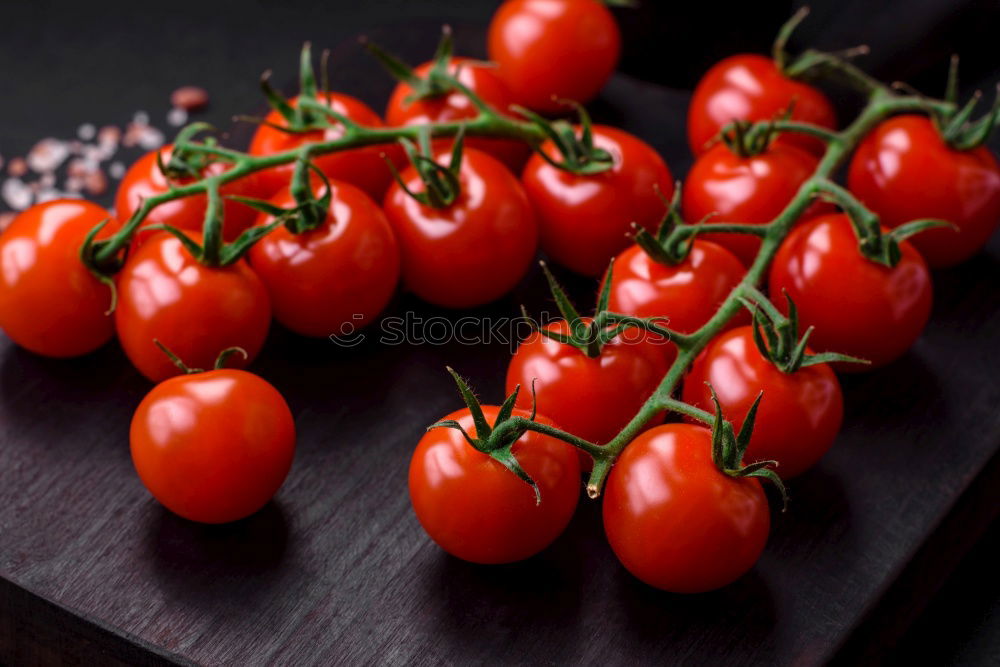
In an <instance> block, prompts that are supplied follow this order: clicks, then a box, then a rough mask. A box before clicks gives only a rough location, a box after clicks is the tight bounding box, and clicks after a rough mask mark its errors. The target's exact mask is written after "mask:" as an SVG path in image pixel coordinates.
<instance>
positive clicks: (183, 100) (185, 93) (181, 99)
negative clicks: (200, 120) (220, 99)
mask: <svg viewBox="0 0 1000 667" xmlns="http://www.w3.org/2000/svg"><path fill="white" fill-rule="evenodd" d="M170 104H172V105H173V106H174V107H175V108H177V109H183V110H184V111H196V110H198V109H202V108H204V107H205V106H206V105H207V104H208V91H206V90H205V89H204V88H199V87H198V86H181V87H180V88H178V89H177V90H175V91H174V92H173V93H171V94H170Z"/></svg>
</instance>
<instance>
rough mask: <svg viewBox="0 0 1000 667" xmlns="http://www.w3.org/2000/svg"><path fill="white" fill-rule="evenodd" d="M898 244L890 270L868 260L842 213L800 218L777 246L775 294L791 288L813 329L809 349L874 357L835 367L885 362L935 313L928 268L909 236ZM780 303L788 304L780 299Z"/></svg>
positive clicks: (802, 317) (848, 368)
mask: <svg viewBox="0 0 1000 667" xmlns="http://www.w3.org/2000/svg"><path fill="white" fill-rule="evenodd" d="M886 231H887V230H886ZM899 248H900V250H901V251H902V259H901V260H900V262H899V264H897V265H896V266H895V267H893V268H891V269H890V268H888V267H886V266H883V265H881V264H876V263H875V262H872V261H870V260H868V259H865V258H864V257H863V256H862V255H861V253H860V252H859V250H858V239H857V237H856V236H855V233H854V229H853V228H852V226H851V223H850V220H849V219H848V218H847V216H846V215H844V214H839V213H837V214H831V215H823V216H820V217H818V218H814V219H813V220H810V221H808V222H806V223H803V224H802V225H801V226H799V227H797V228H796V229H794V230H792V233H791V234H789V236H788V237H787V238H786V239H785V241H784V243H782V244H781V247H780V248H779V249H778V253H777V255H776V256H775V258H774V262H773V263H772V264H771V275H770V289H771V294H772V295H780V294H781V293H782V291H787V292H788V295H789V296H790V297H791V298H792V301H794V302H795V305H796V306H797V307H798V311H799V323H800V325H801V327H802V328H803V329H805V327H808V326H815V327H816V330H815V332H814V333H813V335H812V338H810V339H809V340H810V343H811V345H812V347H813V348H815V349H816V350H819V351H820V352H839V353H841V354H848V355H851V356H853V357H860V358H862V359H867V360H869V361H871V362H872V363H871V366H863V365H860V364H838V365H837V369H838V370H845V371H859V370H865V369H867V368H872V367H878V366H884V365H885V364H888V363H889V362H890V361H893V360H895V359H897V358H898V357H901V356H902V355H903V354H904V353H905V352H906V350H908V349H909V348H910V346H911V345H913V342H914V341H915V340H916V339H917V337H918V336H919V335H920V332H921V331H923V328H924V325H925V324H926V323H927V318H928V317H929V316H930V312H931V277H930V273H929V272H928V270H927V264H926V263H925V262H924V260H923V258H922V257H921V256H920V253H918V252H917V250H916V249H915V248H914V247H913V246H912V245H910V243H909V242H908V241H903V242H901V243H900V244H899ZM776 302H777V304H778V306H779V307H781V308H787V306H786V305H785V301H784V300H783V299H780V298H778V299H776Z"/></svg>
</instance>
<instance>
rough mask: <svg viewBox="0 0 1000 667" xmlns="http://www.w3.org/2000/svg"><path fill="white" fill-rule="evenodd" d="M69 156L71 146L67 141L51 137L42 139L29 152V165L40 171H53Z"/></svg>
mask: <svg viewBox="0 0 1000 667" xmlns="http://www.w3.org/2000/svg"><path fill="white" fill-rule="evenodd" d="M67 157H69V146H68V145H67V144H66V142H65V141H59V140H58V139H53V138H51V137H49V138H47V139H42V140H41V141H39V142H38V143H37V144H35V145H34V147H33V148H32V149H31V150H30V151H29V152H28V158H27V162H28V166H29V167H31V169H32V170H34V171H36V172H38V173H40V174H41V173H44V172H47V171H53V170H55V169H56V168H58V167H59V165H61V164H62V163H63V161H64V160H66V158H67Z"/></svg>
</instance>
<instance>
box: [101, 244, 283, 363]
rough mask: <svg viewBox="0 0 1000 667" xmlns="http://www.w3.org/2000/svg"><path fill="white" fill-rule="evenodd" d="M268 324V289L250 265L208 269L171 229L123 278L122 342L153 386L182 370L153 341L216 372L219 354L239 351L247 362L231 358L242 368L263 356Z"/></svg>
mask: <svg viewBox="0 0 1000 667" xmlns="http://www.w3.org/2000/svg"><path fill="white" fill-rule="evenodd" d="M191 238H192V239H193V240H195V241H196V242H200V240H201V239H200V236H199V235H197V234H192V235H191ZM270 321H271V306H270V302H269V299H268V295H267V288H266V287H264V283H263V282H261V280H260V278H258V277H257V274H255V273H254V272H253V270H251V269H250V266H249V265H248V264H247V263H246V261H245V260H240V261H238V262H236V263H235V264H231V265H229V266H227V267H224V268H209V267H206V266H204V265H202V264H200V263H198V262H197V261H196V260H195V259H194V258H193V257H191V255H190V254H189V253H188V252H187V250H185V249H184V247H183V246H182V245H181V242H180V241H179V240H177V238H176V237H174V236H172V235H171V234H168V233H167V232H159V233H157V234H156V235H154V236H152V237H151V238H150V239H149V240H148V241H147V242H146V243H144V244H142V246H140V247H139V249H138V250H137V251H135V252H134V253H133V254H132V255H131V257H129V259H128V261H127V262H126V263H125V266H124V268H122V271H121V273H119V274H118V307H117V308H116V309H115V327H116V329H117V332H118V339H119V340H120V341H121V345H122V349H123V350H124V351H125V354H126V356H128V358H129V360H130V361H131V362H132V364H133V365H134V366H135V367H136V368H137V369H138V370H139V372H141V373H142V374H143V375H145V376H146V377H147V378H149V379H150V380H151V381H153V382H160V381H162V380H165V379H167V378H169V377H172V376H174V375H177V374H179V373H180V370H179V369H178V368H177V367H176V366H174V364H173V363H171V361H170V359H169V358H167V356H166V355H165V354H164V353H163V352H162V351H161V350H160V349H159V348H157V347H156V345H155V344H154V342H153V340H154V339H156V340H159V341H160V342H161V343H162V344H163V345H165V346H166V347H167V348H168V349H169V350H170V351H171V352H173V353H174V354H175V355H177V357H179V358H180V360H181V361H183V362H184V363H185V364H187V365H188V367H190V368H212V367H213V366H214V364H215V360H216V358H217V357H218V355H219V353H220V352H222V351H223V350H225V349H226V348H230V347H241V348H243V349H244V350H245V351H246V353H247V358H246V359H244V358H243V357H242V356H241V355H239V354H236V355H233V356H231V357H230V358H229V360H230V363H231V365H233V366H237V367H243V366H246V365H247V364H249V363H250V362H252V361H253V360H254V358H255V357H256V356H257V353H258V352H260V348H261V346H262V345H263V344H264V339H265V338H266V337H267V330H268V326H269V324H270Z"/></svg>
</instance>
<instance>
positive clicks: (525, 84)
mask: <svg viewBox="0 0 1000 667" xmlns="http://www.w3.org/2000/svg"><path fill="white" fill-rule="evenodd" d="M488 49H489V55H490V60H492V61H494V62H495V63H497V65H499V66H500V76H501V77H503V79H504V81H506V82H507V86H508V87H509V88H510V90H511V93H513V95H514V99H515V100H517V102H518V104H521V105H522V106H526V107H528V108H530V109H535V110H537V111H553V112H559V111H565V109H566V107H565V106H563V105H562V104H560V103H559V102H558V101H557V100H554V99H553V97H555V98H558V99H569V100H575V101H577V102H580V103H585V102H589V101H590V100H591V99H593V98H594V97H595V96H596V95H597V93H598V92H600V90H601V87H602V86H604V83H605V82H606V81H607V80H608V78H609V77H610V76H611V73H612V72H613V71H614V69H615V65H616V64H618V56H619V54H620V52H621V33H620V32H619V30H618V24H617V23H615V17H614V16H613V15H612V14H611V12H610V11H608V8H607V7H605V6H604V4H603V3H602V2H599V1H598V0H507V1H506V2H504V3H503V4H502V5H500V8H499V9H497V11H496V14H494V15H493V20H492V21H490V31H489V41H488Z"/></svg>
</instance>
